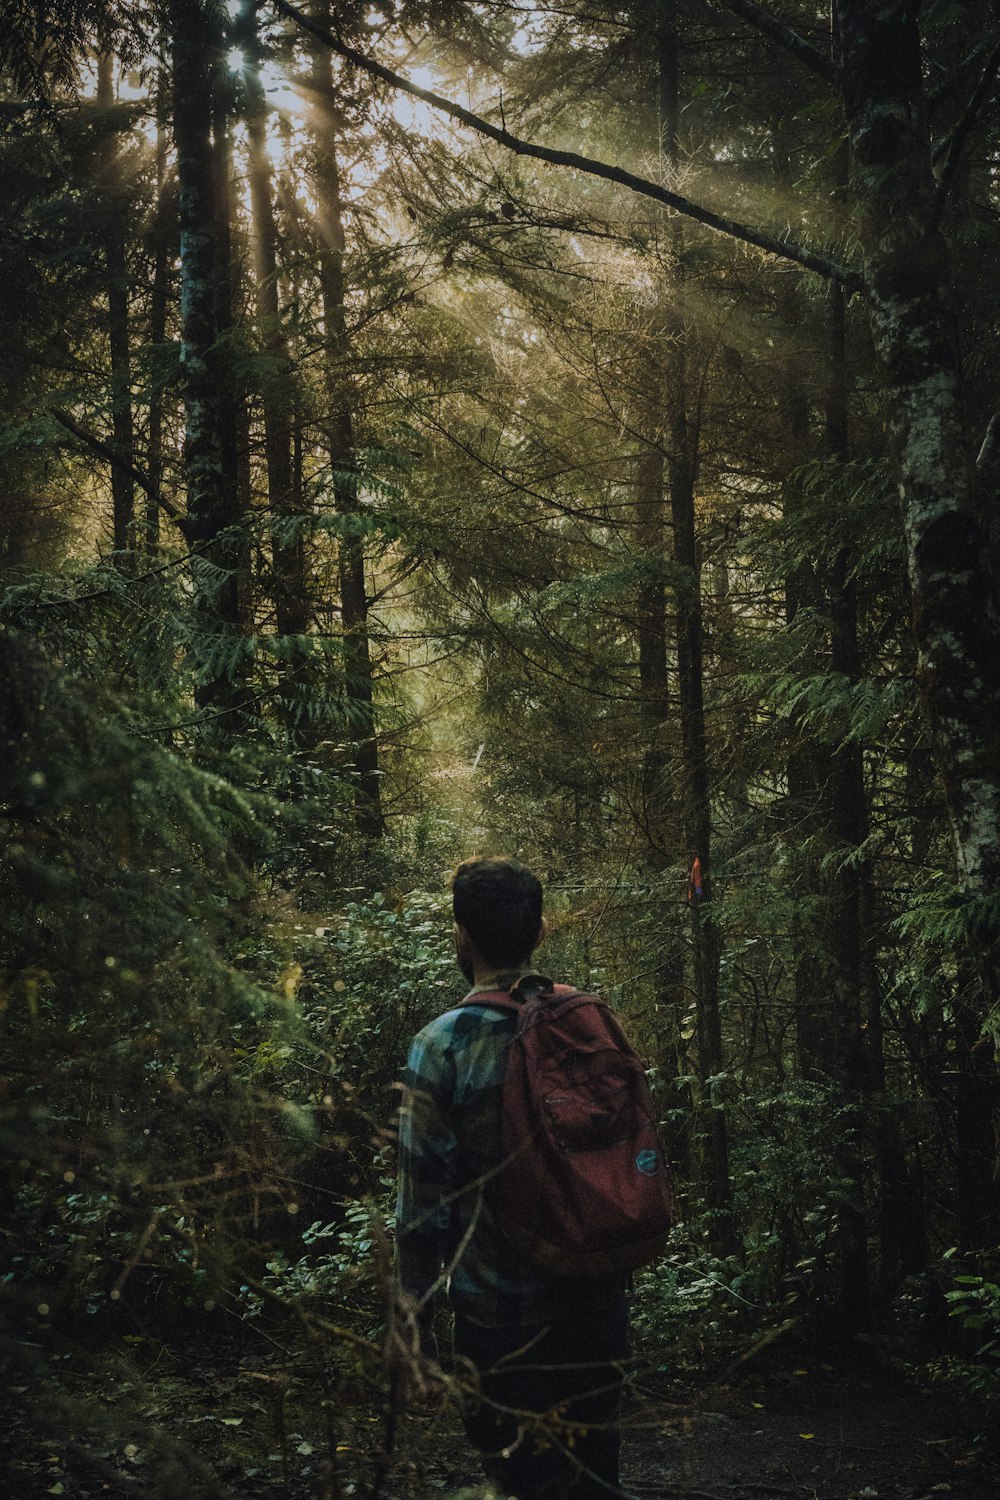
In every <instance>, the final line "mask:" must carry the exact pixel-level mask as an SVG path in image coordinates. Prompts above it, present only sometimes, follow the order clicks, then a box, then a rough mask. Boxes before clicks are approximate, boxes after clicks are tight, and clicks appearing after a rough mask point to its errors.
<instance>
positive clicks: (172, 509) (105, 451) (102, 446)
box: [49, 406, 184, 525]
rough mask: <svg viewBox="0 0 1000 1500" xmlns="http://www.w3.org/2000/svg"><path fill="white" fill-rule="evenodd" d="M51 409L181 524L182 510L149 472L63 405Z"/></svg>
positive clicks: (73, 431) (93, 449)
mask: <svg viewBox="0 0 1000 1500" xmlns="http://www.w3.org/2000/svg"><path fill="white" fill-rule="evenodd" d="M49 410H50V411H51V413H52V415H53V416H54V417H55V419H56V421H57V422H58V423H59V425H60V427H65V429H66V431H67V432H70V433H72V435H73V436H74V437H75V438H77V439H78V441H79V442H81V443H83V445H84V447H86V448H89V449H90V450H91V452H92V453H97V454H99V455H100V457H101V458H106V459H107V461H108V463H109V464H115V465H116V466H117V467H118V468H120V469H124V470H125V473H126V474H128V475H130V476H131V477H132V478H133V479H134V480H135V482H136V484H137V485H138V486H139V488H140V489H142V490H144V491H145V492H146V494H147V495H148V496H149V498H150V499H151V500H152V501H153V503H154V504H155V505H158V506H159V507H160V509H161V510H162V511H164V512H165V513H166V514H167V515H168V516H169V517H170V519H171V520H172V521H176V522H177V524H178V525H180V523H181V521H182V520H183V519H184V517H183V516H182V515H181V512H180V511H179V510H178V508H177V506H176V505H175V504H174V503H173V501H172V500H168V499H167V497H166V495H164V494H163V493H162V491H160V490H158V489H157V488H156V485H155V484H153V482H152V480H151V479H150V477H149V475H148V474H144V473H143V472H142V470H141V469H137V468H136V467H135V465H134V464H130V463H128V462H126V460H125V459H123V458H122V456H121V454H119V453H116V452H115V450H114V448H112V446H111V444H110V443H106V442H105V441H104V439H103V438H99V437H98V436H97V434H96V433H95V432H90V431H88V429H87V428H86V427H81V426H80V424H79V422H77V421H75V420H74V418H73V417H71V416H70V414H69V412H68V411H64V410H63V408H62V407H61V406H50V407H49Z"/></svg>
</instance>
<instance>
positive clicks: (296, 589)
mask: <svg viewBox="0 0 1000 1500" xmlns="http://www.w3.org/2000/svg"><path fill="white" fill-rule="evenodd" d="M235 40H236V41H237V42H238V43H239V44H240V46H241V50H242V53H243V58H244V70H243V86H244V96H245V100H246V108H245V117H246V125H247V143H248V155H249V178H250V201H251V207H252V210H253V239H252V243H253V260H254V282H255V287H254V294H255V298H256V305H257V320H258V324H259V328H260V337H261V341H262V344H263V348H264V351H265V353H266V355H267V365H266V368H265V369H264V375H263V380H262V385H261V404H262V407H263V416H264V457H265V463H266V468H267V501H268V510H269V512H270V518H271V557H272V566H273V579H274V583H273V597H274V610H275V629H276V632H277V634H278V635H279V636H282V637H289V636H291V637H301V636H304V635H305V634H306V632H307V631H308V629H309V625H310V623H311V619H312V602H311V600H310V597H309V590H308V579H307V576H306V564H305V535H304V530H303V528H304V525H305V517H304V513H303V509H302V503H301V502H302V489H301V484H300V483H299V484H297V483H296V479H295V473H294V470H293V444H292V411H293V399H292V384H291V380H292V361H291V358H290V356H289V350H288V341H287V339H286V337H285V333H284V330H283V328H282V317H281V314H282V309H281V299H280V294H279V284H278V283H279V278H278V251H277V239H278V234H277V224H276V221H275V212H274V193H273V175H272V170H271V162H270V159H269V156H268V152H267V101H266V98H265V95H264V88H263V84H262V83H261V78H260V40H259V36H258V32H257V5H256V3H255V0H244V4H243V8H242V10H241V12H240V17H239V22H238V30H237V33H236V37H235ZM302 669H303V657H302V653H301V652H300V651H292V652H291V653H289V651H288V650H286V651H284V652H283V653H282V655H281V657H280V660H279V673H280V677H281V687H280V693H279V712H280V713H281V717H282V719H283V721H284V724H285V728H286V730H287V732H288V734H289V737H290V739H291V740H292V742H293V743H302V741H303V730H304V728H305V726H306V723H307V718H308V709H309V704H308V703H307V702H305V701H304V694H305V691H306V687H305V683H304V680H303V670H302Z"/></svg>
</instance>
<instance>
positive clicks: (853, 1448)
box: [0, 1344, 1000, 1500]
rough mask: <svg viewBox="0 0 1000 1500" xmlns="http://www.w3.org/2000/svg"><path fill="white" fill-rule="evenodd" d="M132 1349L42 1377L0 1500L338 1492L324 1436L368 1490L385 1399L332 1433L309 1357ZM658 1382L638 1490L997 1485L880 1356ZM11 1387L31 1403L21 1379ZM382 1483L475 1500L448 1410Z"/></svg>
mask: <svg viewBox="0 0 1000 1500" xmlns="http://www.w3.org/2000/svg"><path fill="white" fill-rule="evenodd" d="M129 1353H130V1355H131V1356H132V1358H130V1359H129V1361H128V1363H125V1362H123V1361H122V1360H120V1359H118V1358H116V1357H115V1356H114V1355H111V1354H107V1355H96V1356H95V1354H94V1352H93V1351H90V1353H89V1354H88V1355H86V1356H82V1355H81V1356H80V1357H79V1358H77V1357H75V1356H74V1355H73V1354H72V1353H66V1354H63V1355H61V1356H60V1359H61V1364H60V1368H59V1374H58V1381H57V1387H58V1391H59V1393H60V1394H59V1395H58V1396H55V1395H54V1392H53V1389H52V1388H50V1391H49V1393H48V1395H47V1398H46V1400H45V1401H44V1402H42V1403H38V1405H36V1407H35V1408H34V1414H33V1415H30V1416H28V1417H26V1418H24V1419H23V1420H16V1419H15V1420H10V1421H8V1422H7V1423H6V1424H5V1425H4V1426H3V1428H2V1430H0V1494H2V1497H3V1500H36V1497H38V1500H40V1497H42V1496H48V1495H62V1496H66V1497H72V1500H98V1497H100V1500H119V1497H122V1500H124V1497H125V1496H138V1497H143V1500H145V1497H150V1500H152V1497H154V1496H160V1495H164V1496H170V1497H173V1496H184V1497H185V1500H216V1497H219V1500H223V1497H229V1496H232V1497H240V1500H242V1497H246V1500H251V1497H253V1500H263V1497H275V1500H277V1497H279V1496H280V1497H281V1500H320V1497H323V1496H324V1495H326V1496H329V1495H331V1494H337V1493H338V1489H337V1488H332V1487H331V1485H330V1465H329V1454H330V1452H331V1450H332V1451H333V1452H335V1454H336V1459H335V1462H336V1466H337V1470H338V1481H337V1483H338V1486H339V1494H340V1495H342V1496H344V1497H347V1496H356V1497H357V1500H366V1497H367V1496H369V1495H370V1494H371V1489H372V1478H373V1475H374V1472H375V1469H376V1466H377V1462H378V1460H377V1454H378V1452H379V1450H380V1448H381V1447H382V1445H383V1442H384V1437H385V1419H384V1414H383V1413H381V1412H380V1411H379V1410H378V1408H376V1407H372V1406H371V1405H369V1406H368V1407H367V1408H366V1407H365V1406H364V1405H363V1403H362V1402H360V1401H359V1402H358V1404H357V1406H356V1407H355V1406H354V1405H353V1403H352V1405H351V1408H350V1414H349V1416H348V1410H347V1408H346V1407H345V1405H344V1403H343V1401H340V1402H337V1403H333V1415H334V1420H335V1422H336V1431H334V1426H333V1424H331V1423H330V1422H329V1421H328V1418H329V1417H330V1415H331V1408H330V1406H327V1405H325V1404H324V1401H323V1398H322V1394H321V1392H320V1391H319V1390H318V1389H317V1386H316V1383H315V1381H314V1380H313V1379H311V1378H310V1377H309V1375H308V1372H307V1371H306V1369H305V1368H304V1367H303V1368H300V1369H299V1371H298V1372H297V1373H296V1374H295V1375H294V1376H293V1377H292V1378H291V1380H290V1381H289V1377H288V1365H287V1361H283V1360H282V1359H281V1357H280V1356H279V1355H278V1354H276V1353H275V1352H274V1351H271V1352H270V1353H268V1352H261V1351H260V1350H256V1351H248V1350H247V1349H246V1348H245V1347H244V1348H243V1349H242V1350H240V1349H237V1348H235V1347H234V1348H233V1349H232V1350H230V1351H228V1354H229V1355H231V1358H228V1357H227V1351H224V1350H223V1349H219V1348H218V1347H216V1350H215V1357H214V1358H213V1357H210V1356H209V1351H208V1348H207V1347H206V1344H200V1345H199V1346H198V1348H197V1350H194V1351H189V1352H188V1354H187V1355H186V1356H179V1355H178V1352H177V1351H176V1350H173V1351H170V1350H168V1349H167V1348H166V1347H165V1346H161V1347H160V1349H159V1350H158V1351H157V1350H155V1349H154V1348H153V1346H152V1344H150V1346H149V1349H148V1351H144V1350H142V1349H134V1348H133V1349H131V1350H130V1351H129ZM144 1354H148V1358H146V1359H145V1360H144V1359H143V1358H142V1356H143V1355H144ZM137 1371H141V1372H143V1373H141V1374H140V1375H139V1376H138V1377H137ZM665 1380H666V1377H665V1376H664V1375H657V1374H655V1373H650V1374H649V1375H646V1376H640V1377H639V1378H638V1379H637V1380H636V1382H635V1385H634V1387H633V1390H632V1394H631V1397H630V1401H629V1407H628V1410H627V1414H626V1421H625V1443H624V1463H623V1475H622V1478H623V1485H624V1489H625V1492H626V1494H627V1495H629V1496H632V1497H635V1500H937V1497H942V1500H987V1497H989V1500H997V1497H998V1496H1000V1456H998V1450H997V1446H996V1444H995V1442H991V1441H990V1434H989V1433H988V1432H987V1431H986V1428H985V1424H984V1418H983V1415H982V1413H981V1412H977V1411H975V1410H974V1409H973V1408H972V1407H971V1406H970V1405H969V1403H967V1402H965V1401H963V1400H962V1399H960V1398H959V1397H957V1396H955V1395H953V1394H950V1393H948V1392H946V1391H942V1390H940V1389H937V1388H934V1387H930V1388H928V1387H926V1386H923V1385H921V1384H920V1383H917V1382H914V1381H913V1380H912V1379H906V1378H904V1377H903V1376H901V1375H900V1374H898V1373H896V1372H895V1371H893V1370H891V1369H885V1370H880V1369H878V1368H873V1367H865V1368H862V1369H859V1368H857V1367H855V1368H851V1369H844V1368H840V1369H838V1368H835V1367H833V1366H831V1365H828V1364H825V1363H819V1362H815V1361H810V1360H809V1359H804V1360H803V1362H802V1364H801V1365H797V1366H795V1367H794V1368H783V1367H775V1368H769V1369H767V1370H757V1371H754V1372H753V1373H744V1374H742V1375H741V1377H740V1378H739V1379H738V1380H737V1381H734V1382H733V1383H731V1384H727V1385H723V1384H718V1383H716V1384H714V1385H709V1386H702V1387H701V1388H698V1387H697V1385H696V1384H695V1382H694V1381H693V1380H690V1381H689V1382H688V1383H687V1385H686V1387H685V1388H683V1389H681V1388H679V1387H678V1386H677V1384H676V1383H674V1382H671V1384H670V1385H669V1387H664V1384H663V1382H664V1381H665ZM13 1390H14V1394H15V1395H17V1394H20V1396H21V1400H22V1402H24V1403H25V1409H26V1410H27V1411H29V1412H30V1411H31V1410H32V1406H31V1403H30V1401H28V1397H29V1395H30V1393H29V1392H27V1391H26V1390H25V1388H24V1387H23V1386H22V1387H20V1388H17V1387H15V1388H13ZM357 1394H358V1395H360V1391H359V1392H357ZM64 1401H65V1403H66V1404H65V1405H63V1402H64ZM77 1403H79V1404H77ZM39 1407H40V1408H41V1409H40V1410H39ZM126 1411H128V1412H131V1413H135V1414H136V1416H135V1417H131V1416H129V1417H125V1416H123V1413H125V1412H126ZM74 1412H75V1413H76V1414H75V1415H74ZM102 1414H103V1415H102ZM154 1476H156V1477H155V1478H154ZM383 1479H384V1485H383V1487H382V1495H383V1497H384V1500H410V1497H416V1496H421V1495H423V1496H441V1497H443V1500H444V1497H455V1496H459V1495H462V1494H463V1493H464V1494H465V1495H467V1496H469V1497H470V1500H471V1495H472V1494H473V1493H478V1492H477V1490H476V1485H477V1479H478V1470H477V1466H476V1463H475V1459H474V1457H473V1455H472V1454H471V1453H470V1451H469V1450H468V1448H467V1445H466V1444H465V1442H464V1440H463V1438H462V1435H461V1431H460V1427H459V1424H458V1421H457V1418H456V1416H455V1413H454V1411H453V1410H451V1409H449V1408H447V1407H446V1408H445V1409H444V1410H443V1411H442V1412H438V1413H436V1414H423V1415H421V1414H415V1415H412V1416H410V1417H408V1418H407V1419H406V1420H405V1421H404V1422H403V1423H402V1425H401V1428H400V1430H399V1431H398V1432H397V1433H396V1434H395V1438H394V1452H393V1463H392V1466H391V1468H390V1469H389V1470H388V1472H387V1473H386V1474H385V1475H384V1476H383Z"/></svg>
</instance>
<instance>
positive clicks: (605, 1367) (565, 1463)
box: [455, 1301, 628, 1500]
mask: <svg viewBox="0 0 1000 1500" xmlns="http://www.w3.org/2000/svg"><path fill="white" fill-rule="evenodd" d="M455 1353H456V1355H457V1356H458V1357H459V1359H461V1358H462V1357H464V1358H465V1359H467V1360H470V1361H471V1363H472V1364H473V1365H474V1366H475V1368H476V1370H477V1372H478V1375H479V1399H478V1400H476V1399H475V1398H470V1401H469V1404H468V1409H467V1411H466V1413H465V1430H466V1432H467V1433H468V1436H469V1440H470V1442H471V1443H472V1444H473V1446H474V1447H476V1448H478V1449H479V1453H480V1457H481V1459H482V1464H483V1469H484V1471H485V1473H486V1478H487V1479H488V1480H489V1481H490V1482H491V1483H492V1484H493V1485H495V1486H496V1487H497V1488H498V1489H499V1490H500V1491H501V1493H502V1494H504V1495H513V1496H516V1497H517V1500H611V1497H613V1496H615V1495H618V1494H620V1493H621V1492H620V1490H619V1489H618V1455H619V1450H620V1447H621V1430H620V1422H621V1403H622V1378H623V1373H624V1364H625V1361H626V1360H627V1358H628V1312H627V1309H626V1307H625V1303H624V1301H620V1302H616V1303H615V1304H614V1306H612V1307H610V1308H606V1309H604V1310H602V1311H600V1312H590V1311H586V1310H581V1311H580V1312H579V1313H578V1314H577V1315H576V1316H575V1317H572V1318H566V1319H563V1320H560V1321H558V1322H554V1323H550V1324H542V1325H540V1326H538V1327H527V1328H520V1327H518V1328H514V1327H505V1328H484V1327H482V1326H481V1325H480V1324H478V1323H471V1322H469V1320H468V1319H467V1318H463V1317H462V1316H461V1315H458V1316H457V1317H456V1319H455Z"/></svg>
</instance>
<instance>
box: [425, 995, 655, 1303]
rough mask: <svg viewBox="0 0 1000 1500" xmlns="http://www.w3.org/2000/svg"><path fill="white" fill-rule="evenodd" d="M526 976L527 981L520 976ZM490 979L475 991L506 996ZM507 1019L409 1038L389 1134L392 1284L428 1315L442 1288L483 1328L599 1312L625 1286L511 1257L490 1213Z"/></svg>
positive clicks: (512, 1020) (448, 1021)
mask: <svg viewBox="0 0 1000 1500" xmlns="http://www.w3.org/2000/svg"><path fill="white" fill-rule="evenodd" d="M526 972H532V971H526ZM520 977H522V976H521V975H519V974H518V973H516V972H515V973H509V974H498V975H496V976H495V977H492V978H490V979H489V980H488V981H484V982H483V983H481V984H478V985H477V986H476V988H475V990H473V992H472V993H473V994H475V993H476V991H480V992H481V991H485V990H498V989H509V988H511V986H512V985H513V984H514V983H515V982H516V981H517V979H518V978H520ZM516 1026H517V1017H516V1015H515V1014H514V1013H513V1012H511V1011H509V1010H499V1009H497V1008H496V1007H493V1008H491V1007H490V1006H489V1005H475V1004H464V1005H461V1006H458V1007H456V1008H455V1009H454V1010H449V1011H446V1012H445V1014H444V1015H441V1016H438V1017H437V1018H436V1019H435V1020H433V1021H431V1022H430V1024H429V1025H427V1026H425V1027H424V1029H423V1030H422V1031H421V1032H419V1033H418V1034H417V1036H415V1037H414V1039H413V1042H412V1045H411V1047H410V1053H409V1058H408V1061H407V1067H406V1074H405V1080H404V1092H403V1105H402V1109H401V1112H400V1128H399V1191H398V1197H397V1205H396V1232H397V1255H398V1271H399V1281H400V1285H401V1288H402V1290H403V1291H404V1292H405V1293H407V1294H408V1295H409V1296H410V1297H412V1298H413V1299H414V1301H415V1303H416V1304H417V1307H418V1308H419V1309H420V1311H421V1312H422V1313H423V1314H424V1315H425V1322H426V1316H427V1315H429V1312H430V1308H431V1304H432V1300H433V1298H434V1295H435V1293H436V1292H437V1291H438V1290H439V1289H441V1288H442V1287H444V1286H445V1285H446V1284H447V1286H448V1293H449V1298H450V1301H451V1303H452V1305H453V1306H454V1308H455V1309H456V1311H458V1312H461V1313H462V1314H463V1315H464V1316H465V1317H467V1318H470V1319H471V1320H472V1321H473V1322H476V1323H480V1324H484V1325H486V1326H487V1327H501V1326H505V1325H528V1324H538V1323H546V1322H549V1321H551V1320H552V1319H553V1318H555V1317H558V1316H560V1315H563V1314H565V1313H566V1312H568V1311H572V1312H573V1313H574V1314H578V1313H580V1312H586V1311H587V1310H588V1309H592V1308H594V1309H596V1308H598V1307H606V1306H608V1305H610V1303H611V1302H612V1301H613V1300H615V1299H616V1297H619V1296H621V1294H622V1292H623V1289H624V1282H625V1278H624V1277H620V1276H616V1277H612V1278H608V1279H601V1280H597V1281H593V1282H583V1283H581V1282H567V1281H563V1280H558V1279H555V1278H553V1277H551V1276H547V1275H546V1274H545V1273H544V1272H542V1271H541V1270H539V1269H538V1268H537V1267H536V1266H534V1265H532V1264H530V1263H529V1262H526V1261H525V1260H524V1259H523V1258H522V1257H520V1256H518V1254H517V1253H516V1251H515V1250H514V1249H513V1248H512V1247H511V1245H510V1244H509V1243H508V1241H507V1239H506V1236H505V1235H504V1233H503V1230H502V1229H501V1227H500V1225H499V1224H498V1223H497V1221H496V1218H495V1216H494V1214H493V1211H492V1208H491V1205H490V1194H489V1181H490V1178H491V1177H492V1176H493V1175H494V1174H495V1172H496V1169H497V1167H498V1166H499V1165H500V1163H501V1160H502V1156H501V1149H500V1094H501V1084H502V1070H503V1059H504V1053H505V1050H506V1048H507V1045H508V1043H509V1042H510V1040H511V1038H512V1037H513V1035H514V1032H515V1030H516Z"/></svg>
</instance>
